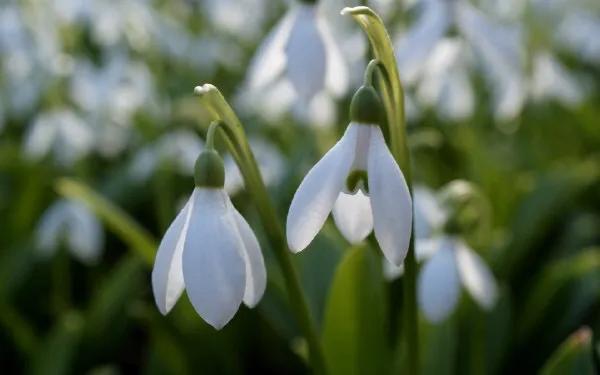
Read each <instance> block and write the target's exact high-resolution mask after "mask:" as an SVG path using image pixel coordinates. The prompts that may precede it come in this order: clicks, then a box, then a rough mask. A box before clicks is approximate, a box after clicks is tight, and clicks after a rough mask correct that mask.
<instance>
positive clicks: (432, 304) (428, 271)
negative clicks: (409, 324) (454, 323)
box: [418, 240, 460, 322]
mask: <svg viewBox="0 0 600 375" xmlns="http://www.w3.org/2000/svg"><path fill="white" fill-rule="evenodd" d="M459 291H460V283H459V279H458V272H457V269H456V258H455V257H454V249H453V243H452V242H451V241H450V240H445V241H444V244H443V247H442V248H441V249H440V250H439V251H438V252H437V253H436V254H435V255H434V256H433V257H432V258H431V259H430V260H429V261H428V262H427V263H426V264H425V266H424V267H423V269H422V270H421V273H420V274H419V281H418V295H419V305H420V306H421V309H423V312H424V314H425V317H426V318H427V319H428V320H429V321H431V322H440V321H442V320H444V319H445V318H446V317H447V316H448V315H449V314H450V313H451V312H452V310H453V309H454V307H455V306H456V302H457V301H458V295H459Z"/></svg>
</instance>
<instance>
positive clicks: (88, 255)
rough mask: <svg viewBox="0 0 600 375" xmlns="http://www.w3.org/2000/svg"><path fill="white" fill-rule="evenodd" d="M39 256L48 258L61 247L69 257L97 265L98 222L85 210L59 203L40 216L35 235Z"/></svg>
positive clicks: (100, 240)
mask: <svg viewBox="0 0 600 375" xmlns="http://www.w3.org/2000/svg"><path fill="white" fill-rule="evenodd" d="M35 238H36V243H37V246H38V249H39V250H40V252H41V253H42V254H43V255H44V256H46V257H48V256H50V255H52V254H54V253H56V251H57V250H58V248H59V247H60V246H61V245H62V244H64V245H65V246H66V248H67V249H68V250H69V251H70V252H71V254H72V255H73V256H74V257H75V258H77V259H79V260H80V261H81V262H83V263H86V264H93V263H95V262H97V260H98V258H99V257H100V254H101V251H102V245H103V242H104V237H103V233H102V227H101V225H100V222H99V221H98V219H97V218H96V216H94V214H93V213H91V212H90V211H89V210H88V208H87V207H86V206H84V205H83V204H81V203H78V202H74V201H69V200H66V199H62V200H59V201H56V202H55V203H54V204H53V205H52V206H50V208H48V210H47V211H46V212H45V213H44V214H43V215H42V217H41V219H40V221H39V224H38V227H37V230H36V233H35Z"/></svg>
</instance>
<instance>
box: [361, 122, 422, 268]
mask: <svg viewBox="0 0 600 375" xmlns="http://www.w3.org/2000/svg"><path fill="white" fill-rule="evenodd" d="M367 168H368V169H367V172H368V173H367V174H368V180H369V196H370V198H371V206H372V208H373V223H374V228H375V237H376V238H377V242H378V243H379V246H380V247H381V250H382V251H383V254H384V255H385V257H386V258H387V259H388V260H389V261H390V262H391V263H393V264H395V265H397V266H399V265H400V264H401V263H402V261H403V260H404V257H405V256H406V252H407V250H408V245H409V242H410V231H411V227H412V200H411V198H410V193H409V191H408V186H407V185H406V181H405V180H404V176H403V175H402V171H400V167H398V164H397V163H396V160H394V158H393V157H392V154H391V153H390V151H389V150H388V148H387V146H386V144H385V140H384V138H383V134H382V133H381V129H380V128H379V127H377V126H373V127H372V133H371V142H370V144H369V160H368V167H367Z"/></svg>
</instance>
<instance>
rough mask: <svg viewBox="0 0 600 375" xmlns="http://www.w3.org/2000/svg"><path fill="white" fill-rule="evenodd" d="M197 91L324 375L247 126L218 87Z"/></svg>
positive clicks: (317, 371) (317, 343)
mask: <svg viewBox="0 0 600 375" xmlns="http://www.w3.org/2000/svg"><path fill="white" fill-rule="evenodd" d="M194 91H195V93H196V94H197V95H199V96H200V98H201V99H202V102H203V104H204V105H205V106H206V108H207V109H208V110H209V112H211V113H212V115H213V117H215V120H217V121H219V122H213V124H219V125H220V126H218V125H213V124H211V128H210V129H209V135H210V136H211V138H212V137H214V136H215V132H216V131H217V129H218V130H220V132H219V134H221V135H223V136H224V137H223V138H224V140H225V144H226V146H227V148H228V149H229V151H230V153H231V155H232V156H233V158H234V159H235V161H236V164H237V165H238V167H239V170H240V172H241V174H242V176H243V177H244V182H245V185H246V189H247V190H248V191H249V192H250V194H251V196H252V197H253V200H254V203H255V205H256V207H257V210H258V213H259V216H260V219H261V222H262V224H263V227H264V229H265V233H266V235H267V239H268V241H269V244H270V245H271V248H272V249H273V252H274V253H275V258H276V260H277V262H278V264H279V267H280V268H281V271H282V275H283V278H284V280H285V285H286V288H287V291H288V296H289V300H290V304H291V307H292V311H293V312H294V314H295V315H296V319H297V321H298V324H299V326H300V329H301V330H302V333H303V335H304V338H305V339H306V342H307V344H308V348H309V355H310V358H309V360H310V363H311V367H312V369H313V372H314V373H315V374H325V373H326V368H325V357H324V355H323V350H322V347H321V341H320V339H319V335H318V333H317V329H316V326H315V324H314V322H313V318H312V316H311V313H310V310H309V308H308V303H307V300H306V297H305V295H304V292H303V290H302V287H301V284H300V278H299V277H298V273H297V271H296V269H295V267H294V265H293V263H292V259H291V256H290V252H289V251H288V249H287V241H286V238H285V233H284V231H283V228H282V227H281V225H280V224H279V223H280V220H279V218H278V217H277V212H276V210H275V208H274V206H273V203H272V202H271V199H270V197H269V194H268V192H267V188H266V186H265V183H264V181H263V179H262V177H261V174H260V170H259V168H258V164H257V162H256V158H255V157H254V154H253V153H252V150H251V149H250V145H249V144H248V140H247V137H246V135H245V132H244V129H243V127H242V125H241V123H240V122H239V119H238V118H237V116H236V115H235V113H234V112H233V110H232V109H231V107H230V106H229V104H228V103H227V101H226V100H225V98H223V96H222V95H221V93H220V92H219V90H218V89H217V88H216V87H214V86H212V85H204V86H201V87H197V88H196V89H195V90H194Z"/></svg>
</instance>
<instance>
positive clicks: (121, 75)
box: [69, 53, 155, 157]
mask: <svg viewBox="0 0 600 375" xmlns="http://www.w3.org/2000/svg"><path fill="white" fill-rule="evenodd" d="M69 89H70V95H71V98H72V99H73V101H74V102H75V103H76V104H77V105H78V106H79V108H81V110H82V112H83V114H84V115H85V119H86V121H87V122H88V123H90V124H92V125H93V129H94V132H95V142H96V148H97V150H98V151H99V152H100V154H102V155H104V156H107V157H112V156H115V155H117V154H118V153H120V152H121V151H122V150H123V149H124V148H125V146H126V145H127V143H128V141H129V135H130V133H131V127H132V126H131V125H132V124H131V120H132V117H133V115H134V114H135V113H136V112H137V111H138V110H140V109H141V108H144V109H146V110H147V111H151V110H152V106H151V105H150V104H152V103H153V102H154V96H155V95H154V82H153V78H152V75H151V73H150V72H149V71H148V68H147V67H146V65H145V64H144V63H142V62H137V61H132V60H130V59H129V58H128V57H127V56H125V55H124V54H120V53H114V54H111V55H110V56H108V57H107V58H106V59H105V60H104V61H103V64H102V65H101V66H100V67H96V66H95V65H94V64H92V63H91V62H89V61H79V62H78V63H77V64H76V66H75V68H74V71H73V75H72V77H71V84H70V88H69Z"/></svg>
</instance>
